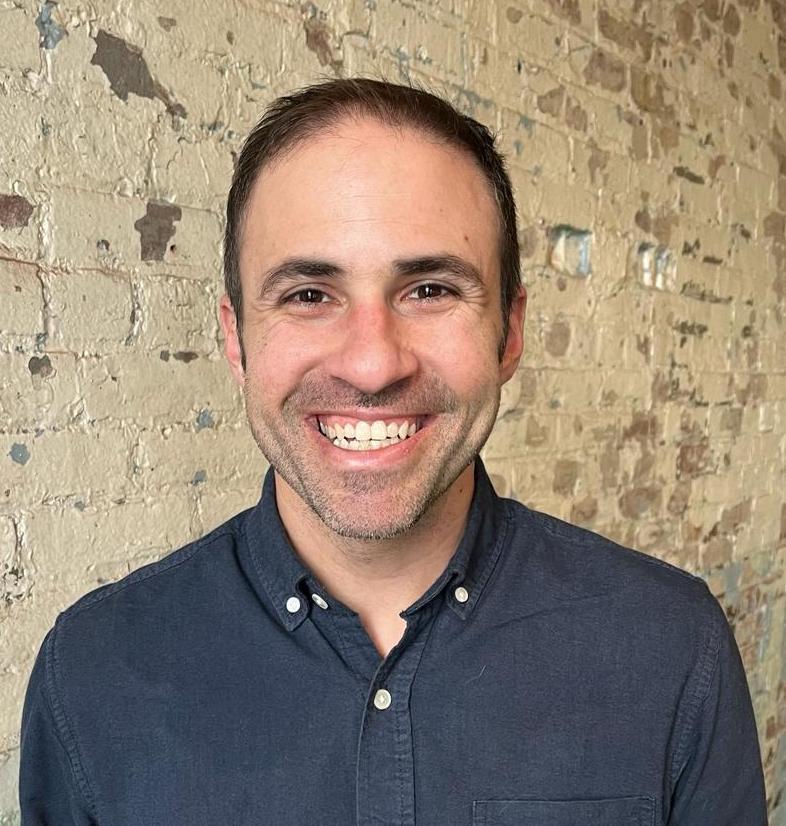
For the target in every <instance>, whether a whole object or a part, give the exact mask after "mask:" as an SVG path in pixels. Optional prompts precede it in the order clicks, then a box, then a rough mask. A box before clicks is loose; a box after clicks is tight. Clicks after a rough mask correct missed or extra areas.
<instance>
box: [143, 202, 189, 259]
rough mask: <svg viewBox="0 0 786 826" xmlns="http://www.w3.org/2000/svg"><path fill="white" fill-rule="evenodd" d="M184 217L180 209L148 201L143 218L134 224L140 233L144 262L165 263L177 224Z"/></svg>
mask: <svg viewBox="0 0 786 826" xmlns="http://www.w3.org/2000/svg"><path fill="white" fill-rule="evenodd" d="M181 217H182V211H181V209H180V207H178V206H174V205H172V204H166V203H159V202H156V201H148V204H147V211H146V212H145V215H144V217H143V218H139V219H138V220H137V221H135V222H134V229H135V230H136V231H137V232H138V233H139V243H140V257H141V259H142V260H143V261H163V260H164V254H165V253H166V251H167V245H168V244H169V241H170V240H171V238H172V237H173V236H174V234H175V223H176V222H178V221H179V220H180V219H181Z"/></svg>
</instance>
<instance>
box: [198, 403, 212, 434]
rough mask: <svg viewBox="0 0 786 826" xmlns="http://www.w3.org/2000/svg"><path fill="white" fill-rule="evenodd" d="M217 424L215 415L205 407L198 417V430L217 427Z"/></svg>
mask: <svg viewBox="0 0 786 826" xmlns="http://www.w3.org/2000/svg"><path fill="white" fill-rule="evenodd" d="M215 425H216V423H215V421H214V420H213V414H212V413H211V412H210V411H209V410H208V409H207V408H206V407H203V408H202V409H201V410H200V411H199V413H198V415H197V417H196V429H197V431H200V430H202V429H204V428H206V427H215Z"/></svg>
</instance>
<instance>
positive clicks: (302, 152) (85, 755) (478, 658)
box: [21, 79, 766, 826]
mask: <svg viewBox="0 0 786 826" xmlns="http://www.w3.org/2000/svg"><path fill="white" fill-rule="evenodd" d="M568 197H569V196H568ZM225 279H226V288H227V294H226V296H224V298H223V299H222V301H221V306H220V314H221V323H222V328H223V330H224V335H225V342H226V354H227V358H228V361H229V365H230V368H231V371H232V373H233V375H234V378H235V379H236V381H237V382H238V383H239V384H240V386H241V387H242V389H243V393H244V397H245V401H246V409H247V414H248V420H249V423H250V426H251V429H252V431H253V434H254V437H255V439H256V441H257V443H258V445H259V447H260V450H261V451H262V452H263V453H264V455H265V456H266V457H267V459H268V460H269V462H270V465H271V469H270V471H269V472H268V475H267V477H266V480H265V483H264V487H263V491H262V497H261V499H260V502H259V504H258V505H257V506H256V507H255V508H253V509H251V510H249V511H247V512H245V513H242V514H239V515H238V516H237V517H235V518H233V519H232V520H230V521H229V522H227V523H226V524H224V525H222V526H221V527H219V528H217V529H216V530H215V531H213V532H212V533H211V534H209V535H208V536H207V537H204V538H203V539H201V540H199V541H198V542H195V543H192V544H191V545H189V546H187V547H186V548H183V549H181V550H179V551H176V552H175V553H173V554H171V555H170V556H168V557H167V558H165V559H164V560H162V561H160V562H158V563H156V564H154V565H151V566H147V567H145V568H143V569H140V570H139V571H137V572H135V573H133V574H131V575H130V576H128V577H126V578H125V579H124V580H122V581H121V582H119V583H115V584H113V585H109V586H106V587H104V588H101V589H99V590H97V591H95V592H93V593H92V594H89V595H87V596H86V597H84V598H83V599H82V600H80V601H79V602H78V603H76V605H74V606H72V607H71V608H70V609H68V611H66V612H64V613H63V614H62V615H61V616H60V617H59V618H58V621H57V623H56V625H55V627H54V629H53V630H52V631H50V633H49V634H48V636H47V638H46V640H45V641H44V644H43V646H42V649H41V652H40V654H39V657H38V660H37V662H36V666H35V669H34V671H33V674H32V676H31V681H30V686H29V689H28V695H27V699H26V703H25V711H24V718H23V727H22V775H21V802H22V810H23V817H24V823H30V824H33V823H36V824H38V823H40V824H44V823H46V824H53V823H63V824H65V823H74V824H88V823H89V824H98V823H101V824H103V823H106V824H112V825H113V826H125V824H140V823H144V824H165V823H166V824H169V825H170V826H172V825H173V824H194V823H205V824H208V823H209V824H213V823H216V824H218V823H222V824H223V823H231V824H246V823H249V824H250V823H271V824H303V823H319V824H336V826H344V825H345V824H362V825H363V826H372V824H373V825H374V826H376V824H380V825H381V824H388V825H389V826H394V824H395V825H396V826H398V824H402V825H403V824H415V823H417V824H427V825H430V824H446V826H452V825H453V824H467V826H470V824H486V825H487V826H492V824H495V825H496V826H513V824H517V825H518V826H576V824H589V823H592V824H595V826H634V825H635V826H642V824H645V823H646V824H648V826H654V824H659V825H664V824H669V826H677V825H678V824H679V826H688V825H690V826H732V825H733V826H740V824H746V826H748V825H750V826H761V824H764V823H766V815H765V807H764V791H763V783H762V773H761V763H760V758H759V753H758V744H757V738H756V729H755V725H754V721H753V715H752V710H751V703H750V697H749V694H748V689H747V685H746V682H745V676H744V673H743V670H742V666H741V663H740V658H739V654H738V652H737V648H736V646H735V643H734V638H733V636H732V634H731V632H730V629H729V627H728V624H727V623H726V621H725V618H724V616H723V613H722V611H721V609H720V607H719V606H718V604H717V602H716V601H715V600H714V598H713V597H712V596H711V595H710V593H709V591H708V590H707V588H706V586H705V585H704V583H703V582H702V581H701V580H699V579H697V578H695V577H692V576H690V575H688V574H686V573H684V572H682V571H679V570H678V569H676V568H673V567H670V566H668V565H666V564H664V563H661V562H658V561H657V560H655V559H652V558H650V557H646V556H644V555H642V554H638V553H636V552H633V551H629V550H626V549H623V548H620V547H619V546H616V545H614V544H613V543H611V542H610V541H608V540H605V539H603V538H601V537H599V536H597V535H595V534H592V533H589V532H587V531H583V530H580V529H578V528H575V527H572V526H570V525H567V524H565V523H562V522H559V521H558V520H556V519H553V518H550V517H548V516H545V515H543V514H539V513H537V512H534V511H531V510H528V509H527V508H525V507H524V506H522V505H519V504H517V503H514V502H512V501H509V500H503V499H500V498H498V497H497V496H496V495H495V493H494V491H493V490H492V488H491V486H490V484H489V480H488V477H487V475H486V473H485V471H484V469H483V465H482V462H481V461H480V459H479V458H478V454H479V451H480V450H481V448H482V446H483V445H484V443H485V442H486V440H487V439H488V437H489V434H490V432H491V429H492V427H493V424H494V420H495V417H496V414H497V410H498V407H499V399H500V389H501V387H502V385H503V384H504V383H505V382H506V381H508V380H509V379H510V378H511V376H512V375H513V373H514V372H515V370H516V367H517V365H518V362H519V358H520V356H521V352H522V325H523V320H524V310H525V304H526V295H525V292H524V290H523V288H522V287H521V286H520V283H519V282H520V278H519V262H518V245H517V241H516V221H515V206H514V202H513V196H512V192H511V187H510V181H509V179H508V176H507V174H506V171H505V166H504V163H503V160H502V158H501V157H500V156H499V154H498V153H497V151H496V149H495V147H494V140H493V137H492V135H491V134H490V133H489V132H488V131H487V130H486V129H485V128H484V127H482V126H481V125H480V124H478V123H477V122H475V121H474V120H472V119H471V118H468V117H466V116H463V115H461V114H459V113H458V112H456V111H455V110H454V109H453V108H452V107H451V106H449V105H448V104H447V103H446V102H444V101H442V100H440V99H439V98H436V97H434V96H432V95H430V94H428V93H426V92H424V91H420V90H415V89H410V88H405V87H401V86H396V85H393V84H388V83H382V82H378V81H371V80H358V79H355V80H339V81H332V82H328V83H324V84H320V85H318V86H314V87H309V88H307V89H305V90H303V91H301V92H299V93H297V94H295V95H293V96H290V97H285V98H281V99H279V100H278V101H276V102H275V103H274V105H273V106H272V107H271V108H270V109H269V110H268V112H267V113H266V115H265V116H264V118H263V119H262V121H261V122H260V123H259V124H258V125H257V127H256V128H255V129H254V131H253V132H252V133H251V135H250V136H249V138H248V140H247V141H246V143H245V145H244V148H243V151H242V153H241V155H240V157H239V159H238V163H237V167H236V170H235V177H234V181H233V185H232V190H231V192H230V196H229V202H228V207H227V229H226V239H225Z"/></svg>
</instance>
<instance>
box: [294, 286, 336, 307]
mask: <svg viewBox="0 0 786 826" xmlns="http://www.w3.org/2000/svg"><path fill="white" fill-rule="evenodd" d="M326 298H327V296H326V295H325V293H323V292H322V290H317V289H314V287H305V288H304V289H302V290H298V291H297V292H295V293H290V294H289V295H288V296H287V297H286V298H285V299H284V302H285V303H287V304H322V303H323V301H324V300H325V299H326Z"/></svg>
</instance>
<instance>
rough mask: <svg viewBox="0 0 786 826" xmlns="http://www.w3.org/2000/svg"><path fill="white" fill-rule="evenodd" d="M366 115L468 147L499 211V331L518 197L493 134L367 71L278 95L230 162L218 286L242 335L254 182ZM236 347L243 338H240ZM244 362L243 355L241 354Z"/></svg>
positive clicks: (513, 261) (508, 303)
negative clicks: (245, 247) (244, 255)
mask: <svg viewBox="0 0 786 826" xmlns="http://www.w3.org/2000/svg"><path fill="white" fill-rule="evenodd" d="M362 116H369V117H372V118H374V119H376V120H378V121H380V122H381V123H384V124H387V125H390V126H392V127H394V128H402V127H411V128H414V129H416V130H421V131H422V132H425V133H426V134H428V135H429V136H432V137H436V138H437V139H438V140H440V141H442V142H444V143H446V144H447V145H449V146H452V147H455V148H457V149H460V150H463V151H464V152H467V153H468V154H469V155H470V156H471V157H472V158H474V160H475V161H476V163H477V164H478V166H479V167H480V170H481V171H482V173H483V174H484V176H485V177H486V179H487V181H488V182H489V184H490V185H491V189H492V192H493V194H494V198H495V201H496V204H497V210H498V215H499V235H500V250H499V256H500V277H501V285H500V286H501V290H500V292H501V296H502V319H503V336H502V342H501V345H500V358H501V355H502V352H503V350H504V343H505V339H506V338H507V333H508V324H509V321H510V310H511V307H512V305H513V300H514V298H515V297H516V293H517V291H518V288H519V285H520V284H521V263H520V260H519V243H518V236H517V233H516V202H515V200H514V197H513V187H512V185H511V182H510V177H509V175H508V172H507V169H506V167H505V161H504V159H503V157H502V155H500V153H499V152H498V151H497V150H496V148H495V146H494V142H495V136H494V134H493V133H492V132H491V131H490V130H489V129H488V128H487V127H485V126H483V124H481V123H478V121H476V120H475V119H474V118H471V117H469V115H464V114H462V113H461V112H459V111H458V110H457V109H455V108H454V107H453V106H451V104H450V103H448V102H447V101H446V100H443V99H442V98H440V97H437V96H436V95H434V94H431V93H430V92H427V91H426V90H425V89H423V88H418V87H414V86H402V85H399V84H396V83H389V82H387V81H384V80H374V79H372V78H361V77H357V78H340V79H337V80H327V81H323V82H320V83H316V84H314V85H312V86H306V87H305V88H303V89H300V90H299V91H297V92H295V93H293V94H291V95H284V96H282V97H279V98H277V99H276V100H275V101H273V103H272V104H271V105H270V106H269V107H268V108H267V110H266V111H265V113H264V115H263V116H262V119H261V120H260V121H259V122H258V123H257V125H256V126H255V127H254V128H253V129H252V130H251V132H250V134H249V135H248V137H247V138H246V140H245V142H244V144H243V148H242V149H241V151H240V155H239V156H238V158H237V162H236V164H235V172H234V175H233V177H232V187H231V189H230V191H229V198H228V199H227V220H226V228H225V232H224V286H225V289H226V292H227V294H228V296H229V300H230V302H231V304H232V308H233V309H234V311H235V316H236V318H237V326H238V337H240V336H241V317H242V308H243V295H242V290H241V285H240V263H239V262H240V235H241V232H242V228H243V219H244V215H245V212H246V207H247V205H248V199H249V197H250V195H251V190H252V189H253V186H254V183H255V181H256V179H257V176H258V175H259V173H260V171H261V170H262V168H263V167H264V166H265V164H268V163H270V162H271V161H272V160H273V159H274V158H277V157H279V156H281V155H283V154H284V153H286V152H287V151H289V150H291V149H294V148H295V147H296V146H297V145H298V144H299V143H301V142H302V141H304V140H306V139H308V138H309V137H312V136H313V135H315V134H317V133H318V132H320V131H321V130H324V129H328V128H330V127H332V126H335V125H336V124H337V123H339V122H340V121H342V120H344V119H347V118H352V117H355V118H356V117H362ZM241 353H242V340H241ZM244 361H245V358H244Z"/></svg>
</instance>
